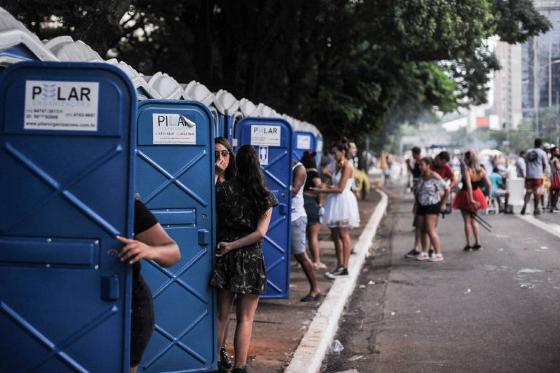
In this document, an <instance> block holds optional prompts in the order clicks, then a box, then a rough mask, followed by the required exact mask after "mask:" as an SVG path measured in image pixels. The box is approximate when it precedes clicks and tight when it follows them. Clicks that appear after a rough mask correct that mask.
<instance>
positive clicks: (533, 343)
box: [323, 191, 560, 373]
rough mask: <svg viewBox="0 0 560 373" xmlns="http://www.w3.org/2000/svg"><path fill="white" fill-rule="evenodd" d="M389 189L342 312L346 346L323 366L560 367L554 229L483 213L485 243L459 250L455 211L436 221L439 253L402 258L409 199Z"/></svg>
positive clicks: (559, 262)
mask: <svg viewBox="0 0 560 373" xmlns="http://www.w3.org/2000/svg"><path fill="white" fill-rule="evenodd" d="M394 192H397V191H394ZM393 197H394V198H392V200H391V202H390V205H389V212H388V216H387V218H386V219H384V221H383V223H382V226H381V227H380V230H379V231H378V236H377V238H376V241H375V243H374V248H373V250H374V256H373V257H371V258H370V259H368V260H367V262H366V265H365V266H364V268H363V271H362V276H361V278H360V280H359V281H358V286H357V288H356V292H355V294H354V297H353V299H352V300H351V301H350V303H349V305H348V306H347V309H346V314H345V316H344V319H343V320H341V325H340V329H339V333H338V335H337V337H336V338H338V339H339V340H340V342H341V343H342V345H343V346H344V347H345V348H344V350H343V351H342V353H340V354H331V355H329V356H328V358H327V359H326V360H325V362H324V369H323V371H324V372H329V373H330V372H341V371H346V370H350V369H355V370H356V371H357V372H559V371H560V354H558V351H559V350H560V255H559V251H560V245H558V237H556V236H553V235H551V234H549V233H546V232H544V231H542V230H540V229H539V228H537V227H535V226H533V225H530V224H527V223H525V222H524V221H523V220H521V219H519V218H517V217H515V216H512V215H495V216H487V217H485V218H486V219H487V220H488V221H489V222H490V223H491V224H492V225H493V226H494V229H493V232H492V233H488V232H483V244H484V250H482V251H481V252H475V253H473V252H471V253H464V252H463V251H462V250H461V249H462V247H463V246H464V238H463V231H462V223H461V218H460V215H459V214H457V213H455V212H454V213H453V214H452V215H451V216H450V217H447V218H446V219H445V220H443V221H441V223H440V233H441V239H442V243H443V248H444V255H445V261H444V262H443V263H420V262H416V261H411V260H406V259H404V258H403V255H404V254H405V253H406V252H407V251H408V250H409V249H410V248H411V246H412V243H413V232H412V229H411V228H412V227H411V216H410V210H411V206H412V201H411V199H410V198H409V197H406V198H402V197H399V196H396V195H395V194H394V195H393ZM559 218H560V217H559ZM559 220H560V219H559Z"/></svg>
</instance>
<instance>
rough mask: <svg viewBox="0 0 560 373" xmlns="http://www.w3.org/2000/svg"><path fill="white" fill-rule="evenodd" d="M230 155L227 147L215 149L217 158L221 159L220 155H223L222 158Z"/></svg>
mask: <svg viewBox="0 0 560 373" xmlns="http://www.w3.org/2000/svg"><path fill="white" fill-rule="evenodd" d="M228 155H229V152H228V151H227V150H225V149H224V150H216V151H214V156H215V158H216V159H220V156H222V158H225V157H226V156H228Z"/></svg>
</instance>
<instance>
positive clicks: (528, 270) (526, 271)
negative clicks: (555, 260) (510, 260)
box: [517, 268, 544, 273]
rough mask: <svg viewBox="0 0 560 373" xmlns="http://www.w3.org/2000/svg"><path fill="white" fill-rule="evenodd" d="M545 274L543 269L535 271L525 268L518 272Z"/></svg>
mask: <svg viewBox="0 0 560 373" xmlns="http://www.w3.org/2000/svg"><path fill="white" fill-rule="evenodd" d="M541 272H544V271H543V270H542V269H534V268H523V269H520V270H519V271H517V273H541Z"/></svg>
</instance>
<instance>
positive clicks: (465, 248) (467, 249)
mask: <svg viewBox="0 0 560 373" xmlns="http://www.w3.org/2000/svg"><path fill="white" fill-rule="evenodd" d="M471 249H472V248H471V247H470V246H469V245H467V246H465V247H463V251H464V252H467V251H471Z"/></svg>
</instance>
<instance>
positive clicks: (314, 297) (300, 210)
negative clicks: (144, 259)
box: [291, 162, 321, 302]
mask: <svg viewBox="0 0 560 373" xmlns="http://www.w3.org/2000/svg"><path fill="white" fill-rule="evenodd" d="M306 179H307V171H306V170H305V167H304V166H303V164H301V163H300V162H296V163H295V164H294V165H293V167H292V188H291V191H292V212H291V221H292V223H291V228H292V253H293V254H294V257H295V258H296V260H297V262H298V263H299V264H300V265H301V269H302V270H303V273H305V277H307V281H308V282H309V293H308V294H307V295H306V296H305V297H303V298H301V299H300V300H301V301H302V302H311V301H318V300H320V299H321V291H320V290H319V287H318V286H317V279H316V277H315V271H314V270H313V264H312V263H311V260H310V259H309V257H308V256H307V252H306V251H305V231H306V227H307V214H306V213H305V207H304V201H303V186H304V184H305V180H306Z"/></svg>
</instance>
